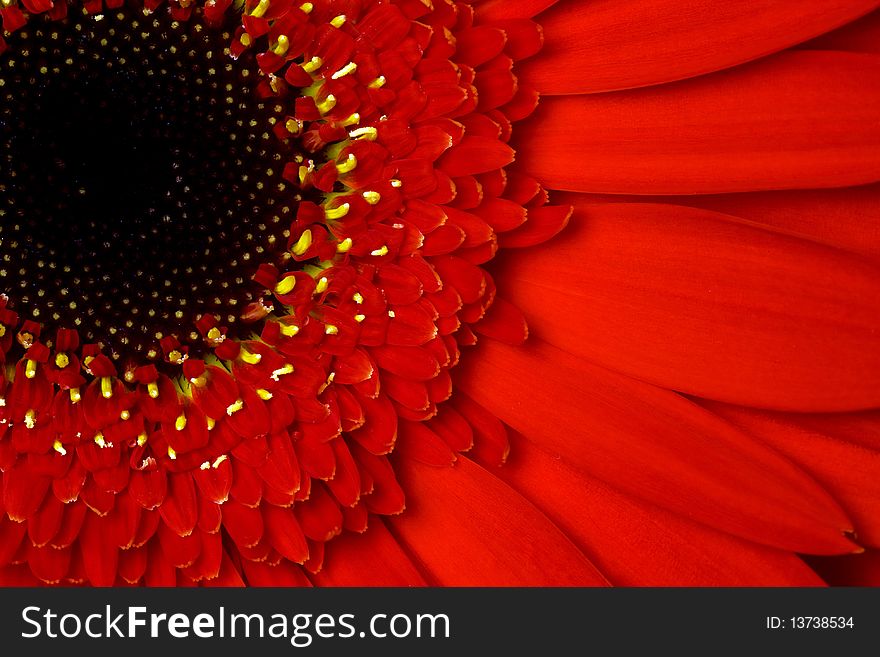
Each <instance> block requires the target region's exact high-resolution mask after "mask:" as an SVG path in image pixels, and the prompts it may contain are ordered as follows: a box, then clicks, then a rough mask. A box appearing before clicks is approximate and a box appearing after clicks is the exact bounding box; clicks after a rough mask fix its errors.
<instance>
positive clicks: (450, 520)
mask: <svg viewBox="0 0 880 657" xmlns="http://www.w3.org/2000/svg"><path fill="white" fill-rule="evenodd" d="M397 470H398V475H399V477H400V478H401V480H402V483H403V486H404V488H405V489H406V491H407V512H406V513H405V514H403V515H402V516H400V517H397V518H391V519H389V523H390V525H391V529H392V533H394V534H395V536H396V537H397V539H398V541H399V542H400V543H401V544H402V545H403V546H404V547H405V548H406V549H407V551H408V552H410V553H411V554H413V556H414V558H415V559H416V560H417V563H418V565H419V567H420V569H421V570H423V571H425V572H427V573H428V575H429V576H430V577H431V578H432V579H433V580H434V581H435V582H436V583H437V584H438V585H440V586H564V585H569V586H571V585H580V586H602V585H605V584H606V580H605V578H604V577H603V576H602V574H601V573H600V572H599V571H598V570H596V568H595V567H594V566H593V565H592V564H591V563H590V562H589V561H588V560H587V559H586V558H585V557H584V555H583V554H582V553H581V552H580V551H579V550H578V549H577V548H576V547H575V546H574V545H573V544H572V543H571V541H570V540H569V539H568V537H566V536H565V534H563V533H562V532H561V531H559V529H558V528H557V527H556V526H555V525H554V524H553V523H551V522H550V521H549V520H548V519H547V518H546V516H544V515H543V514H542V513H541V512H540V511H538V510H537V509H535V507H534V506H532V505H531V504H530V503H529V502H528V501H527V500H526V499H524V498H523V497H521V496H520V495H519V494H517V493H516V492H514V491H513V490H511V489H510V488H509V487H508V486H507V485H505V484H504V483H502V482H501V481H500V480H499V479H497V478H496V477H494V476H493V475H491V474H489V473H488V472H487V471H486V470H484V469H483V468H481V467H479V466H478V465H476V464H475V463H474V462H473V461H470V460H468V459H467V458H465V457H459V460H458V462H457V463H456V465H455V467H452V468H435V467H431V466H427V465H423V464H420V463H418V462H417V461H413V460H409V459H402V460H401V461H399V462H398V467H397ZM499 510H503V512H502V513H499ZM439 537H443V538H442V540H439Z"/></svg>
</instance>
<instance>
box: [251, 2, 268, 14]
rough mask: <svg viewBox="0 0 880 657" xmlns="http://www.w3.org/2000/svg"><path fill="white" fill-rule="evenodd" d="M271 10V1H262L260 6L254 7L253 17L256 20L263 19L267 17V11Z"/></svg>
mask: <svg viewBox="0 0 880 657" xmlns="http://www.w3.org/2000/svg"><path fill="white" fill-rule="evenodd" d="M268 9H269V0H260V2H259V4H258V5H257V6H256V7H254V9H253V11H251V16H253V17H254V18H262V17H263V16H265V15H266V11H267V10H268Z"/></svg>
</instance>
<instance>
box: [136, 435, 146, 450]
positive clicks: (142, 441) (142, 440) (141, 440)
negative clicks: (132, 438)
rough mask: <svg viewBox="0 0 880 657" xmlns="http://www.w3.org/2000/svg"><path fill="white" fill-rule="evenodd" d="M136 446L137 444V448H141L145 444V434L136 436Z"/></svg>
mask: <svg viewBox="0 0 880 657" xmlns="http://www.w3.org/2000/svg"><path fill="white" fill-rule="evenodd" d="M137 444H138V447H143V446H144V445H146V444H147V434H146V433H139V434H138V437H137Z"/></svg>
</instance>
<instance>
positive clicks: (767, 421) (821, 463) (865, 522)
mask: <svg viewBox="0 0 880 657" xmlns="http://www.w3.org/2000/svg"><path fill="white" fill-rule="evenodd" d="M706 407H707V408H708V409H709V410H711V411H712V412H714V413H716V414H718V415H720V416H721V417H723V418H725V419H726V420H728V421H730V422H731V424H734V425H736V426H738V427H740V428H741V429H743V430H744V431H746V432H748V433H750V434H752V435H754V436H757V437H758V438H760V439H761V440H763V441H764V442H766V443H767V444H768V445H771V446H773V447H774V448H775V449H777V450H779V451H780V452H781V453H783V454H785V455H786V456H788V457H789V458H791V460H792V461H794V462H795V463H797V464H798V465H800V466H801V467H802V468H804V470H806V471H807V472H809V473H810V474H812V475H813V476H814V477H815V478H816V480H817V481H819V482H820V483H821V484H822V485H823V486H825V488H826V489H828V491H829V492H830V493H831V494H832V495H834V497H835V498H836V499H838V500H840V502H841V503H842V504H843V506H844V508H845V509H846V510H847V513H848V514H849V516H850V517H851V518H852V519H853V522H854V523H855V528H856V536H857V538H858V540H859V542H860V543H863V544H865V545H870V546H872V547H875V548H876V547H880V514H878V503H880V476H878V475H880V452H878V451H875V450H870V449H866V448H864V447H862V446H860V445H855V444H853V443H849V442H845V441H843V440H840V439H839V438H836V437H830V436H823V435H822V434H820V433H815V432H812V431H808V430H806V429H804V428H803V427H800V426H798V424H797V423H796V422H791V421H788V418H787V417H786V415H784V414H781V413H762V412H759V411H755V410H752V409H748V408H741V407H737V406H728V405H726V404H715V403H713V404H706Z"/></svg>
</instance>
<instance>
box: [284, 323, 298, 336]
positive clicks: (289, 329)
mask: <svg viewBox="0 0 880 657" xmlns="http://www.w3.org/2000/svg"><path fill="white" fill-rule="evenodd" d="M281 333H283V334H284V335H286V336H287V337H288V338H292V337H293V336H294V335H296V334H297V333H299V326H297V325H296V324H282V325H281Z"/></svg>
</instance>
